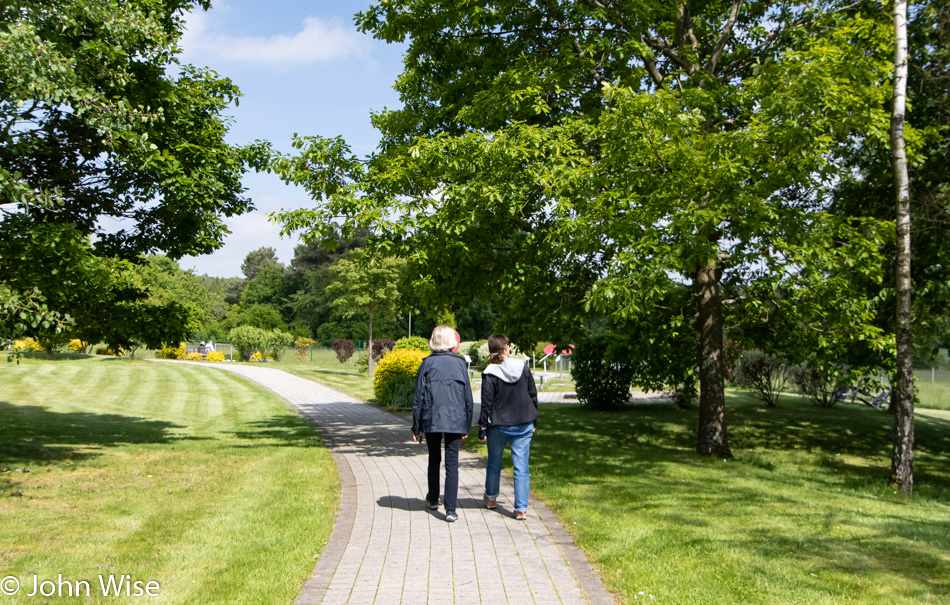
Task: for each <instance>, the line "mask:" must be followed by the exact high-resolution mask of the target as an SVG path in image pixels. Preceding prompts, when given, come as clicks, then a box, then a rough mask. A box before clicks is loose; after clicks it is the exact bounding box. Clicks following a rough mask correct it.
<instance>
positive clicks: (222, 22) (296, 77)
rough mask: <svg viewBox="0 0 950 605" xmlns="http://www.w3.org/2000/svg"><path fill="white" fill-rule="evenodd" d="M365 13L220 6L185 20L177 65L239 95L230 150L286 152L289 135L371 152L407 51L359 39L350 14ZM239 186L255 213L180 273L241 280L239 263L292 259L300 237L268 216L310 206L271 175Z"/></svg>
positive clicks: (347, 6)
mask: <svg viewBox="0 0 950 605" xmlns="http://www.w3.org/2000/svg"><path fill="white" fill-rule="evenodd" d="M370 4H371V2H370V1H369V0H356V1H351V2H343V1H317V2H314V1H312V0H311V1H309V2H303V1H298V0H281V1H279V2H272V3H267V2H261V1H260V0H257V1H252V0H227V1H223V0H222V1H219V2H216V3H215V4H214V8H212V9H211V10H210V11H207V12H205V11H196V12H194V13H192V14H190V15H189V16H188V29H187V32H186V33H185V35H184V37H183V39H182V48H183V51H184V53H183V60H184V61H186V62H188V63H192V64H194V65H201V66H207V67H210V68H211V69H214V70H215V71H217V72H218V73H220V74H221V75H223V76H227V77H229V78H231V79H232V80H233V81H234V82H235V83H236V84H237V85H238V86H239V87H240V89H241V92H242V93H243V95H244V96H243V97H242V98H241V100H240V104H239V106H238V107H234V108H232V110H231V112H230V114H231V116H232V117H233V119H234V123H233V125H232V127H231V132H230V135H229V137H228V139H229V142H231V143H236V144H239V143H247V142H250V141H254V140H257V139H266V140H268V141H271V142H272V143H273V144H274V145H275V146H276V147H277V148H278V149H280V150H282V151H286V152H290V151H291V149H290V139H291V136H292V135H293V133H295V132H297V133H300V134H301V135H311V134H314V135H322V136H337V135H342V136H343V137H344V138H345V139H346V140H347V142H348V143H349V144H350V146H351V147H352V148H353V151H354V152H356V153H359V154H367V153H370V152H372V151H373V150H374V149H375V148H376V145H377V143H378V141H379V133H378V132H377V131H376V130H375V129H373V127H372V126H371V125H370V121H369V116H370V111H371V110H380V109H383V108H384V107H389V108H392V107H397V106H398V105H399V100H398V96H397V94H396V92H395V91H394V90H393V89H392V83H393V82H394V81H395V79H396V76H397V75H398V74H399V72H400V71H401V58H402V52H403V50H404V49H403V47H402V45H391V44H385V43H383V42H379V41H377V40H373V39H372V38H371V37H370V36H367V35H364V34H361V33H359V32H358V31H357V30H356V27H355V26H354V24H353V15H354V14H355V13H356V12H358V11H360V10H363V9H365V8H366V7H368V6H369V5H370ZM244 185H245V187H247V189H248V191H247V195H248V196H249V197H250V198H251V199H252V200H253V201H254V206H255V207H256V210H254V211H253V212H251V213H249V214H246V215H244V216H240V217H236V218H232V219H229V220H228V221H227V224H228V227H229V228H230V229H231V231H232V233H231V235H229V236H228V237H227V239H226V240H225V245H224V247H222V248H221V249H220V250H218V251H217V252H215V253H214V254H211V255H206V256H198V257H193V256H188V257H185V258H183V259H182V260H181V261H180V264H181V266H182V268H184V269H194V271H195V273H197V274H199V275H200V274H208V275H213V276H218V277H233V276H237V275H240V274H241V262H242V261H243V260H244V256H245V255H246V254H247V253H248V252H250V251H251V250H254V249H256V248H260V247H262V246H270V247H273V248H275V249H276V250H277V256H278V258H280V260H281V262H283V263H285V264H287V263H289V262H290V260H291V258H293V249H294V246H295V245H296V244H297V243H298V240H297V238H294V239H289V238H281V237H280V235H279V231H280V228H279V227H278V226H277V225H274V224H272V223H270V222H269V221H268V219H267V217H266V214H267V213H268V212H273V211H275V210H279V209H282V208H299V207H305V206H308V205H312V203H313V202H312V201H311V200H310V199H309V198H308V197H307V195H306V194H305V193H304V192H303V191H302V190H300V189H298V188H294V187H288V186H286V185H284V184H283V183H281V182H280V180H279V179H277V178H276V177H274V176H272V175H265V174H255V173H249V174H248V175H247V176H246V177H245V179H244Z"/></svg>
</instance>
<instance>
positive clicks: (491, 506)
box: [482, 496, 498, 510]
mask: <svg viewBox="0 0 950 605" xmlns="http://www.w3.org/2000/svg"><path fill="white" fill-rule="evenodd" d="M482 502H484V503H485V508H487V509H488V510H495V509H496V508H498V502H496V500H495V498H489V497H488V496H482Z"/></svg>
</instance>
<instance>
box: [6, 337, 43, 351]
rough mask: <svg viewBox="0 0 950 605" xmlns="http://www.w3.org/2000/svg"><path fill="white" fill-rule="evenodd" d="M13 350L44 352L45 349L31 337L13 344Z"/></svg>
mask: <svg viewBox="0 0 950 605" xmlns="http://www.w3.org/2000/svg"><path fill="white" fill-rule="evenodd" d="M13 348H14V349H15V350H17V351H42V350H43V347H42V346H41V345H40V343H39V342H38V341H37V340H36V339H35V338H31V337H27V338H24V339H23V340H16V341H14V342H13Z"/></svg>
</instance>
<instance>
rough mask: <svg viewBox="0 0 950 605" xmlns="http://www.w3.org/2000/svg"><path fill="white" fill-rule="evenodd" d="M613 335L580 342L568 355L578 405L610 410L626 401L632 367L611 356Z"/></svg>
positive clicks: (590, 338) (632, 371) (595, 336)
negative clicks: (570, 354)
mask: <svg viewBox="0 0 950 605" xmlns="http://www.w3.org/2000/svg"><path fill="white" fill-rule="evenodd" d="M616 349H617V337H616V336H614V335H612V334H607V333H602V334H597V335H593V336H590V337H588V338H586V339H585V340H584V341H582V342H580V343H579V344H578V345H577V347H576V348H575V349H574V355H573V356H572V358H571V374H572V376H573V377H574V384H575V385H576V386H577V399H578V400H579V401H580V402H581V405H584V406H587V407H589V408H591V409H594V410H614V409H617V408H619V407H621V406H623V405H624V404H626V403H627V402H629V401H630V384H631V382H632V381H633V377H634V373H635V372H634V368H633V366H632V365H631V364H630V363H629V362H628V361H626V360H623V359H616V358H615V357H614V354H615V351H616Z"/></svg>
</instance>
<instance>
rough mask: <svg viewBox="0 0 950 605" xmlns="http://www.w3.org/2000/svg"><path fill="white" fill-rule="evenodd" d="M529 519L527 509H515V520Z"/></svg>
mask: <svg viewBox="0 0 950 605" xmlns="http://www.w3.org/2000/svg"><path fill="white" fill-rule="evenodd" d="M527 520H528V511H526V510H516V511H515V521H527Z"/></svg>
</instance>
